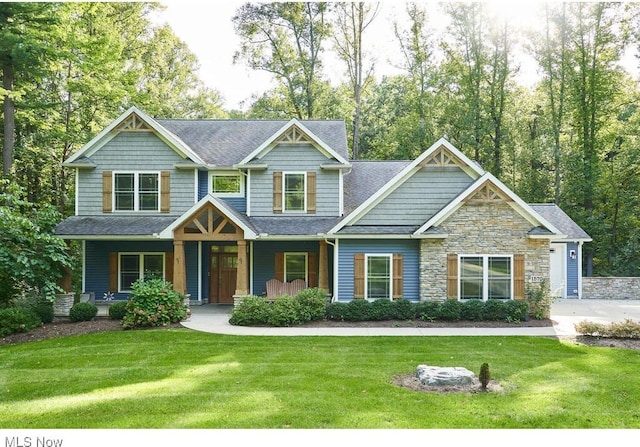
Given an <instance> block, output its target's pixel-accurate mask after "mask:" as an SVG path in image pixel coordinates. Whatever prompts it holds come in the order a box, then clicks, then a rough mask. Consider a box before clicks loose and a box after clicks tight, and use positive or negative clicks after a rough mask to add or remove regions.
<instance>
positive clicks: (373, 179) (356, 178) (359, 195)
mask: <svg viewBox="0 0 640 447" xmlns="http://www.w3.org/2000/svg"><path fill="white" fill-rule="evenodd" d="M409 163H411V162H410V161H407V160H357V161H352V162H351V165H352V168H351V171H350V172H349V173H347V174H346V175H345V176H344V212H345V214H346V215H348V214H349V213H351V212H352V211H353V210H355V209H356V208H357V207H358V206H360V205H361V204H362V203H364V202H365V201H366V200H367V199H368V198H369V197H371V196H373V195H374V194H375V193H376V192H378V191H379V190H380V189H381V188H382V187H383V186H384V185H385V184H386V183H387V182H388V181H389V180H391V178H393V177H394V176H395V175H397V174H398V172H400V171H401V170H403V169H404V168H406V167H407V165H408V164H409Z"/></svg>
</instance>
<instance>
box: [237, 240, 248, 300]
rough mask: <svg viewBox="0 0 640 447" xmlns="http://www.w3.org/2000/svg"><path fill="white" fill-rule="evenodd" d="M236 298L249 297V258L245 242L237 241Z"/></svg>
mask: <svg viewBox="0 0 640 447" xmlns="http://www.w3.org/2000/svg"><path fill="white" fill-rule="evenodd" d="M236 272H237V273H236V275H237V276H236V293H235V295H237V296H247V295H249V258H248V256H247V241H245V240H241V241H238V269H237V271H236Z"/></svg>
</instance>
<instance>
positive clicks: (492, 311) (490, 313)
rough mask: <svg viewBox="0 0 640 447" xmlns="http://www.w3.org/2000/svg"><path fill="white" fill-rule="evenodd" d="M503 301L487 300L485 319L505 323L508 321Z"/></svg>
mask: <svg viewBox="0 0 640 447" xmlns="http://www.w3.org/2000/svg"><path fill="white" fill-rule="evenodd" d="M504 303H505V302H504V301H503V300H487V301H486V302H485V303H484V319H485V320H487V321H504V320H506V319H507V309H506V308H505V305H504Z"/></svg>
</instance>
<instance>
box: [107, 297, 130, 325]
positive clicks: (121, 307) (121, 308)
mask: <svg viewBox="0 0 640 447" xmlns="http://www.w3.org/2000/svg"><path fill="white" fill-rule="evenodd" d="M126 314H127V302H126V301H117V302H115V303H113V304H112V305H110V306H109V318H110V319H112V320H122V319H123V318H124V316H125V315H126Z"/></svg>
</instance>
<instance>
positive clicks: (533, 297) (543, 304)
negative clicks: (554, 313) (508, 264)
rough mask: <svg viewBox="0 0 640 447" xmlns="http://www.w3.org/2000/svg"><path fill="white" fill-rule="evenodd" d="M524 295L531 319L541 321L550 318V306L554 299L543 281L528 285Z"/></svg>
mask: <svg viewBox="0 0 640 447" xmlns="http://www.w3.org/2000/svg"><path fill="white" fill-rule="evenodd" d="M525 294H526V298H527V299H526V301H527V302H528V303H529V311H530V312H531V316H532V317H533V318H535V319H536V320H542V319H545V318H549V317H550V316H551V304H552V303H553V302H554V301H555V297H553V296H551V291H550V289H549V286H548V284H547V283H546V282H545V281H542V282H540V283H538V284H535V285H533V284H528V285H527V290H526V291H525Z"/></svg>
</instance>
